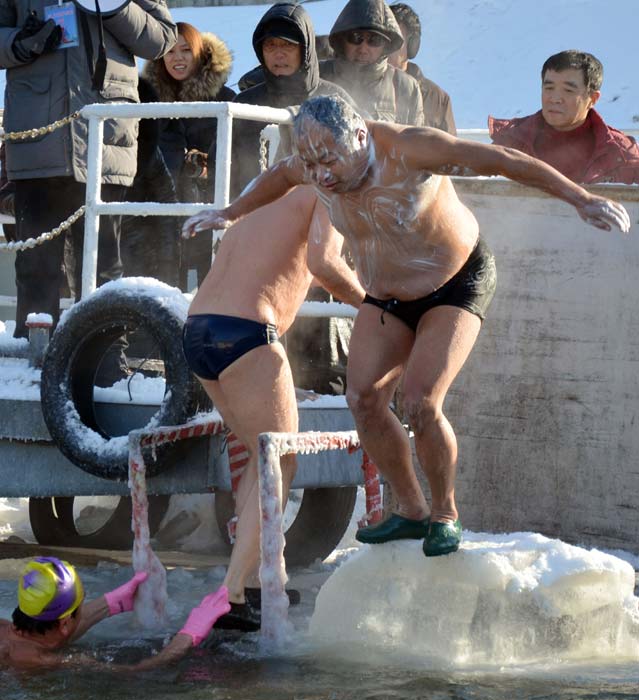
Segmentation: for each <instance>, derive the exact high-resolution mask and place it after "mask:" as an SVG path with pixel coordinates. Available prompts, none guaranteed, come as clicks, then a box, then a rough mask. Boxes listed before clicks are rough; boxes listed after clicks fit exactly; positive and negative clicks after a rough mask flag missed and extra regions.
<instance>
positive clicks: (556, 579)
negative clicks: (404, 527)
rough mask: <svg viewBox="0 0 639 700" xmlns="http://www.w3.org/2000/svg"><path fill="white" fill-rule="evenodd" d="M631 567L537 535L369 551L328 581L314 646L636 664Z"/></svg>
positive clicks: (464, 659)
mask: <svg viewBox="0 0 639 700" xmlns="http://www.w3.org/2000/svg"><path fill="white" fill-rule="evenodd" d="M634 586H635V576H634V570H633V568H632V566H630V564H628V563H626V562H624V561H622V560H621V559H618V558H616V557H614V556H612V555H609V554H604V553H602V552H599V551H597V550H591V551H589V550H585V549H582V548H580V547H574V546H571V545H568V544H565V543H563V542H560V541H558V540H551V539H548V538H546V537H543V536H542V535H537V534H533V533H514V534H510V535H488V534H484V533H482V534H475V533H469V532H467V533H465V540H464V543H463V545H462V548H461V549H460V551H459V552H457V553H456V554H453V555H449V556H445V557H438V558H426V557H424V555H423V553H422V550H421V542H413V541H411V542H409V541H404V542H392V543H388V544H384V545H375V546H364V547H362V548H361V549H360V550H359V551H358V552H357V553H356V554H355V555H354V556H353V557H351V558H350V559H349V560H347V561H346V562H345V563H344V564H342V566H341V567H340V568H339V569H337V570H336V571H335V573H334V574H333V575H332V576H331V577H330V578H329V579H328V581H327V582H326V583H325V585H324V586H323V588H322V590H321V591H320V593H319V595H318V597H317V602H316V606H315V612H314V614H313V617H312V619H311V623H310V635H311V639H312V641H313V643H315V644H317V645H319V646H321V647H323V648H324V649H325V650H327V649H330V647H331V646H334V647H335V648H337V647H339V649H340V654H341V653H343V651H344V648H345V647H348V648H350V650H351V652H353V653H354V654H355V655H358V650H359V651H361V652H362V653H364V654H365V653H367V650H368V651H372V650H373V649H375V648H377V649H380V650H381V649H383V650H385V651H386V652H392V653H393V654H394V655H400V656H402V655H403V656H406V657H410V658H412V659H414V658H416V657H417V658H423V659H429V660H432V659H440V660H445V661H446V662H447V663H453V664H459V665H461V664H467V663H472V664H476V663H479V664H483V663H490V664H494V663H497V664H509V663H526V662H533V661H534V662H539V661H544V660H551V661H553V662H556V661H557V660H558V659H562V660H580V659H597V660H606V659H607V660H614V661H618V660H620V659H633V660H638V659H639V598H636V597H634V595H633V591H634Z"/></svg>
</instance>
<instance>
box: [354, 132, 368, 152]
mask: <svg viewBox="0 0 639 700" xmlns="http://www.w3.org/2000/svg"><path fill="white" fill-rule="evenodd" d="M356 138H357V143H358V144H359V146H360V148H364V146H366V143H367V141H368V131H367V130H366V129H362V128H361V127H360V128H359V129H358V130H357V135H356Z"/></svg>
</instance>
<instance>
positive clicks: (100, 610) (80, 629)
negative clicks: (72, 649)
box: [69, 595, 109, 642]
mask: <svg viewBox="0 0 639 700" xmlns="http://www.w3.org/2000/svg"><path fill="white" fill-rule="evenodd" d="M78 617H79V619H78V625H77V627H76V628H75V630H74V632H73V635H72V636H71V638H70V640H69V641H71V642H73V641H75V640H76V639H79V638H80V637H81V636H82V635H83V634H84V633H85V632H88V631H89V630H90V629H91V628H92V627H93V625H97V623H98V622H101V621H102V620H104V619H105V618H107V617H109V606H108V605H107V602H106V598H105V597H104V596H103V595H101V596H100V597H99V598H96V599H95V600H90V601H89V602H88V603H83V605H82V607H81V608H80V610H79V612H78Z"/></svg>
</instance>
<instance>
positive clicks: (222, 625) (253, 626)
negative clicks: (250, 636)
mask: <svg viewBox="0 0 639 700" xmlns="http://www.w3.org/2000/svg"><path fill="white" fill-rule="evenodd" d="M261 622H262V616H261V615H260V611H259V610H256V609H255V608H254V607H253V606H252V605H251V604H250V603H248V602H246V603H231V610H230V611H229V612H227V613H226V615H222V617H219V618H218V620H217V622H216V623H215V624H214V625H213V626H214V627H215V629H218V630H239V631H240V632H257V630H259V629H260V625H261Z"/></svg>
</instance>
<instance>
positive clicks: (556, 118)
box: [488, 50, 639, 185]
mask: <svg viewBox="0 0 639 700" xmlns="http://www.w3.org/2000/svg"><path fill="white" fill-rule="evenodd" d="M602 81H603V66H602V65H601V63H600V61H598V60H597V59H596V58H595V57H594V56H593V55H592V54H589V53H584V52H583V51H575V50H570V51H561V52H560V53H557V54H555V55H554V56H551V57H550V58H549V59H548V60H547V61H546V62H545V63H544V65H543V68H542V69H541V84H542V88H541V110H540V111H539V112H537V113H536V114H532V115H530V116H528V117H522V118H520V119H495V118H493V117H488V129H489V132H490V137H491V138H492V140H493V143H495V144H498V145H499V146H509V147H511V148H516V149H517V150H519V151H523V152H524V153H526V154H528V155H530V156H534V157H535V158H539V159H540V160H543V161H545V162H546V163H548V164H549V165H552V166H553V167H554V168H556V169H557V170H559V172H560V173H562V174H563V175H565V176H566V177H568V178H570V179H571V180H573V181H574V182H579V183H584V184H592V183H596V182H621V183H625V184H628V185H629V184H633V183H639V146H637V143H636V142H635V140H634V139H633V138H632V137H630V136H626V135H625V134H623V133H622V132H621V131H618V130H617V129H613V128H612V127H611V126H608V125H607V124H606V123H605V122H604V120H603V119H602V118H601V116H600V115H599V114H598V113H597V112H596V111H595V109H594V106H595V104H596V103H597V100H598V99H599V97H600V96H601V92H600V90H601V83H602Z"/></svg>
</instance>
